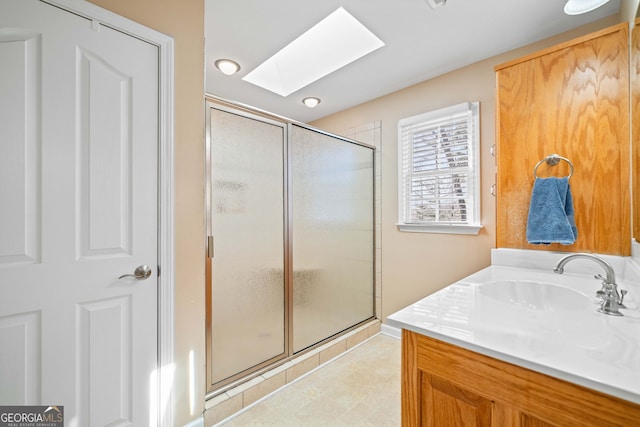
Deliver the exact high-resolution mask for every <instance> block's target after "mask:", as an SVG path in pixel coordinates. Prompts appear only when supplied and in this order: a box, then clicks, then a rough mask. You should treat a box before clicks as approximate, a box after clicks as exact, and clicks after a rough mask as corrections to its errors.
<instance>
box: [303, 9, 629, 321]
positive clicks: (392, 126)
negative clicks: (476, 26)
mask: <svg viewBox="0 0 640 427" xmlns="http://www.w3.org/2000/svg"><path fill="white" fill-rule="evenodd" d="M617 22H619V18H618V17H617V16H613V17H610V18H607V19H604V20H601V21H599V22H597V23H595V24H591V25H588V26H585V27H581V28H580V29H578V30H574V31H570V32H568V33H564V34H562V35H560V36H556V37H553V38H550V39H547V40H544V41H542V42H538V43H535V44H532V45H530V46H527V47H524V48H520V49H517V50H514V51H511V52H508V53H506V54H503V55H499V56H496V57H493V58H490V59H487V60H485V61H481V62H478V63H475V64H473V65H470V66H468V67H465V68H462V69H459V70H456V71H453V72H450V73H447V74H445V75H443V76H440V77H437V78H434V79H431V80H428V81H425V82H422V83H420V84H417V85H414V86H411V87H409V88H406V89H403V90H400V91H398V92H394V93H391V94H389V95H386V96H383V97H381V98H378V99H376V100H373V101H371V102H367V103H365V104H362V105H358V106H356V107H353V108H351V109H348V110H345V111H342V112H340V113H337V114H334V115H331V116H328V117H325V118H322V119H320V120H317V121H314V122H313V123H312V124H313V125H314V126H316V127H318V128H321V129H325V130H327V131H330V132H335V133H340V131H341V130H343V129H348V128H352V127H354V126H358V125H360V124H364V123H370V122H372V121H375V120H381V121H382V156H381V159H382V212H381V213H382V230H381V234H382V237H381V238H382V255H381V260H380V261H381V263H382V264H381V266H382V320H384V319H385V318H386V317H387V316H388V315H390V314H392V313H394V312H395V311H397V310H399V309H401V308H403V307H405V306H406V305H408V304H411V303H413V302H415V301H417V300H419V299H421V298H423V297H425V296H427V295H429V294H431V293H433V292H435V291H437V290H439V289H441V288H443V287H444V286H446V285H448V284H450V283H452V282H454V281H456V280H458V279H460V278H462V277H464V276H467V275H469V274H471V273H473V272H475V271H477V270H480V269H482V268H484V267H486V266H488V265H489V264H490V262H491V259H490V257H491V248H493V247H495V232H496V229H495V199H494V197H493V196H491V194H490V187H491V185H492V184H493V183H494V182H495V172H496V166H495V158H494V157H492V156H491V154H490V149H491V146H492V145H493V144H494V143H495V73H494V70H493V67H494V66H495V65H497V64H501V63H503V62H506V61H508V60H511V59H515V58H518V57H520V56H523V55H526V54H528V53H531V52H535V51H537V50H540V49H543V48H545V47H548V46H552V45H554V44H557V43H560V42H562V41H566V40H570V39H573V38H575V37H578V36H580V35H583V34H587V33H590V32H592V31H595V30H596V29H600V28H604V27H607V26H609V25H613V24H615V23H617ZM471 101H480V128H481V132H480V133H481V175H482V176H481V180H482V183H481V192H482V196H481V204H482V205H481V209H482V212H481V216H482V223H483V225H484V228H483V229H482V230H481V231H480V234H479V235H478V236H466V235H445V234H430V233H407V232H399V231H398V229H397V227H396V225H395V224H396V222H397V198H398V179H397V174H398V167H397V162H398V156H397V150H398V146H397V139H398V138H397V126H398V120H400V119H402V118H404V117H410V116H413V115H416V114H420V113H424V112H427V111H431V110H435V109H438V108H442V107H446V106H449V105H454V104H457V103H461V102H471Z"/></svg>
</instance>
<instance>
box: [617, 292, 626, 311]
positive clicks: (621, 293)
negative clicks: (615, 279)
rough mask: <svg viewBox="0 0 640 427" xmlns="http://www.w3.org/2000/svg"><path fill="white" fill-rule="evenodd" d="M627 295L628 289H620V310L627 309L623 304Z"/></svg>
mask: <svg viewBox="0 0 640 427" xmlns="http://www.w3.org/2000/svg"><path fill="white" fill-rule="evenodd" d="M626 294H627V290H626V289H620V301H618V306H619V307H620V308H627V307H626V306H625V305H624V304H623V303H622V300H624V296H625V295H626Z"/></svg>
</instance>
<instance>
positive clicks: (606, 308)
mask: <svg viewBox="0 0 640 427" xmlns="http://www.w3.org/2000/svg"><path fill="white" fill-rule="evenodd" d="M577 258H583V259H590V260H591V261H594V262H595V263H597V264H599V265H600V266H601V267H602V268H604V271H605V275H606V277H602V275H600V274H598V275H596V276H595V278H596V279H600V280H602V289H600V290H599V291H598V292H596V296H597V297H598V298H601V299H602V303H601V305H600V308H599V309H598V311H599V312H600V313H604V314H609V315H612V316H622V313H620V310H619V309H620V308H626V307H625V306H624V304H623V303H622V300H623V299H624V296H625V295H626V293H627V291H625V290H621V291H620V292H621V293H622V296H620V294H619V293H618V285H616V273H615V271H614V270H613V267H612V266H611V264H609V263H608V262H607V261H605V260H604V259H602V258H600V257H599V256H597V255H592V254H582V253H577V254H571V255H567V256H565V257H563V258H562V259H560V261H558V263H557V264H556V266H555V267H554V268H553V272H554V273H558V274H562V273H564V266H565V265H566V264H567V263H568V262H569V261H571V260H573V259H577Z"/></svg>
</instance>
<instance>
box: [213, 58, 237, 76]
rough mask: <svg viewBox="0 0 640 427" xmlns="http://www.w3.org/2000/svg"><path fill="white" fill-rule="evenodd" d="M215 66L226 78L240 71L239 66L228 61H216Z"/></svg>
mask: <svg viewBox="0 0 640 427" xmlns="http://www.w3.org/2000/svg"><path fill="white" fill-rule="evenodd" d="M215 66H216V68H217V69H218V70H220V71H221V72H222V73H223V74H226V75H228V76H231V75H233V74H235V73H237V72H238V71H240V65H239V64H238V63H237V62H235V61H232V60H230V59H218V60H217V61H216V62H215Z"/></svg>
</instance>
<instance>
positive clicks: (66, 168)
mask: <svg viewBox="0 0 640 427" xmlns="http://www.w3.org/2000/svg"><path fill="white" fill-rule="evenodd" d="M157 142H158V48H157V47H156V46H153V45H151V44H148V43H146V42H144V41H141V40H138V39H136V38H133V37H130V36H127V35H125V34H123V33H121V32H119V31H115V30H113V29H110V28H107V27H105V26H103V25H101V24H99V23H97V22H93V21H91V20H88V19H85V18H83V17H80V16H77V15H75V14H72V13H69V12H66V11H63V10H61V9H59V8H57V7H54V6H51V5H49V4H47V3H43V2H40V1H36V0H0V405H61V406H64V415H65V425H66V426H104V425H110V426H116V425H117V426H120V425H136V426H141V425H148V424H149V422H150V416H153V415H154V414H153V413H151V414H150V412H153V409H152V408H155V407H156V402H154V399H155V397H156V395H155V391H153V390H152V384H153V383H154V382H155V378H154V375H155V370H156V368H157V354H158V353H157V316H156V313H157V289H156V285H157V256H158V255H157V228H158V227H157V212H158V210H157V191H158V189H157V162H158V160H157V156H158V153H157ZM142 265H148V266H149V267H150V270H151V274H150V276H149V277H148V278H146V279H143V280H139V279H136V278H132V277H125V278H122V279H119V278H118V277H119V276H121V275H123V274H133V272H134V270H135V269H136V268H137V267H138V266H142Z"/></svg>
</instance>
